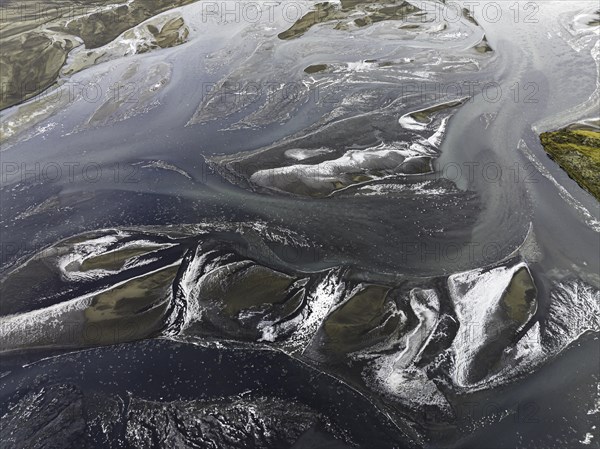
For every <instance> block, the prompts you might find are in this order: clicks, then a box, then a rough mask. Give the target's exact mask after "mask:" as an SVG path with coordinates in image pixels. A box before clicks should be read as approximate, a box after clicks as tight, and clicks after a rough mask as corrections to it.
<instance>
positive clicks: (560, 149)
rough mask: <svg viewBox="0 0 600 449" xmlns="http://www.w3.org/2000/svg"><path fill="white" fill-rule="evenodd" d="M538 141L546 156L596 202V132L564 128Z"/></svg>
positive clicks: (599, 180) (599, 160) (599, 152)
mask: <svg viewBox="0 0 600 449" xmlns="http://www.w3.org/2000/svg"><path fill="white" fill-rule="evenodd" d="M540 139H541V141H542V145H543V146H544V149H545V150H546V152H547V153H548V155H549V156H550V157H551V158H552V159H553V160H554V161H556V163H557V164H558V165H560V166H561V167H562V168H563V169H564V170H565V171H566V172H567V173H568V174H569V176H570V177H571V178H573V179H574V180H575V181H577V183H578V184H579V185H580V186H581V187H583V188H584V189H586V190H587V191H588V192H590V193H591V194H592V195H594V196H595V197H596V199H597V200H599V201H600V131H593V130H589V129H572V128H571V129H568V128H565V129H562V130H559V131H554V132H546V133H542V134H541V135H540Z"/></svg>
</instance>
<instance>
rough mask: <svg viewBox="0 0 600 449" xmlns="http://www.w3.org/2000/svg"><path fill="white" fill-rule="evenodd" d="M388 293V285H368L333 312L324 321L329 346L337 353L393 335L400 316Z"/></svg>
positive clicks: (354, 349) (349, 350) (355, 348)
mask: <svg viewBox="0 0 600 449" xmlns="http://www.w3.org/2000/svg"><path fill="white" fill-rule="evenodd" d="M388 292H389V288H388V287H384V286H380V285H368V286H365V287H364V288H363V289H362V290H361V291H359V292H358V293H356V294H355V295H354V296H353V297H351V298H350V299H348V300H347V301H346V302H345V303H344V304H343V305H342V306H341V307H339V308H338V309H336V310H335V311H334V312H332V313H331V315H329V317H328V318H327V320H326V321H325V324H324V330H325V333H326V335H327V348H328V349H329V350H330V351H334V352H344V353H345V352H351V351H356V350H358V349H360V348H362V347H363V346H368V345H371V344H373V342H374V341H379V340H383V339H384V338H386V337H388V336H389V335H391V333H392V332H393V330H394V329H395V328H397V327H398V325H399V321H400V315H398V314H397V313H396V312H397V309H396V305H395V303H394V302H393V301H392V300H390V299H389V298H388V296H387V294H388Z"/></svg>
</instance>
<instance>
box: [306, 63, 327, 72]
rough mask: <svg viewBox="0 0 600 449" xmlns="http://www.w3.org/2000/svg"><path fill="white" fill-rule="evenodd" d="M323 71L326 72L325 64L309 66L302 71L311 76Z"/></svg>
mask: <svg viewBox="0 0 600 449" xmlns="http://www.w3.org/2000/svg"><path fill="white" fill-rule="evenodd" d="M324 70H327V64H315V65H309V66H308V67H307V68H305V69H304V72H306V73H309V74H311V73H318V72H323V71H324Z"/></svg>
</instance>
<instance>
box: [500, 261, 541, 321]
mask: <svg viewBox="0 0 600 449" xmlns="http://www.w3.org/2000/svg"><path fill="white" fill-rule="evenodd" d="M536 297H537V289H536V288H535V284H534V283H533V279H532V277H531V275H530V274H529V271H528V270H527V268H525V267H523V268H520V269H519V270H517V272H516V273H515V275H514V276H513V278H512V279H511V281H510V284H509V285H508V287H507V289H506V290H505V291H504V294H503V296H502V300H501V301H500V304H501V305H502V307H503V309H504V310H505V312H506V314H507V315H508V317H509V318H510V319H511V320H512V321H514V322H516V323H518V324H519V325H523V324H524V323H526V322H527V320H528V319H529V317H530V315H531V314H532V313H533V312H534V310H535V307H536V302H535V300H536Z"/></svg>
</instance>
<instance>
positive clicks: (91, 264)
mask: <svg viewBox="0 0 600 449" xmlns="http://www.w3.org/2000/svg"><path fill="white" fill-rule="evenodd" d="M158 248H160V246H159V245H156V246H154V247H144V248H127V249H121V250H119V251H110V252H107V253H104V254H101V255H99V256H94V257H90V258H89V259H85V260H84V261H83V262H82V264H81V268H80V269H81V271H89V270H99V269H101V270H112V271H115V270H120V269H122V268H123V266H124V265H125V262H127V261H129V260H130V259H131V258H133V257H136V256H141V255H143V254H147V253H149V252H150V251H153V250H155V249H158Z"/></svg>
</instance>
